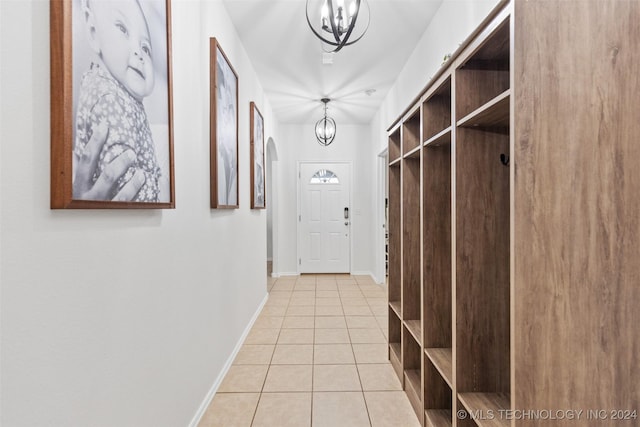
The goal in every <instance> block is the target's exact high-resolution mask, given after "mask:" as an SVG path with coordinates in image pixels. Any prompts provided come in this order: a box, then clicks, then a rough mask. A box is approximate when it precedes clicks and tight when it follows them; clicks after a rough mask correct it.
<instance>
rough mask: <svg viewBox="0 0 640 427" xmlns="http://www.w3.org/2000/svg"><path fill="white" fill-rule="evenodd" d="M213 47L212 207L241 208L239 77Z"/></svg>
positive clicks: (214, 42)
mask: <svg viewBox="0 0 640 427" xmlns="http://www.w3.org/2000/svg"><path fill="white" fill-rule="evenodd" d="M209 47H210V66H211V68H210V79H211V82H210V85H211V87H210V90H211V94H210V123H211V131H210V137H211V141H210V162H211V179H210V185H211V187H210V188H211V207H212V208H228V209H234V208H238V207H239V194H238V74H237V73H236V71H235V70H234V69H233V66H232V65H231V63H230V62H229V59H228V58H227V55H226V54H225V53H224V51H223V50H222V47H221V46H220V44H219V43H218V41H217V40H216V39H215V38H214V37H212V38H211V39H209Z"/></svg>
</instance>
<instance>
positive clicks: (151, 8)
mask: <svg viewBox="0 0 640 427" xmlns="http://www.w3.org/2000/svg"><path fill="white" fill-rule="evenodd" d="M49 5H50V51H51V209H140V208H142V209H172V208H175V195H174V188H175V184H174V165H173V107H172V104H173V103H172V69H171V1H170V0H145V1H144V2H140V3H138V2H132V3H131V4H129V3H106V2H105V3H101V2H86V1H84V0H60V1H52V2H50V3H49ZM116 9H117V11H116ZM121 9H122V10H121ZM115 14H118V15H121V16H126V18H125V19H124V20H125V21H126V22H124V23H123V22H118V25H119V26H116V25H111V26H109V25H106V26H105V25H104V23H106V22H111V21H114V18H113V16H114V15H115ZM114 29H115V30H117V31H114ZM123 34H126V37H123V36H122V35H123ZM113 52H116V54H115V55H114V54H113ZM124 57H127V58H130V57H135V58H136V60H137V61H138V62H135V63H128V62H127V63H125V62H126V61H124V60H123V59H122V58H124ZM118 61H120V62H118ZM122 70H124V71H122Z"/></svg>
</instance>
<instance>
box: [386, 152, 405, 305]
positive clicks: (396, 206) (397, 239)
mask: <svg viewBox="0 0 640 427" xmlns="http://www.w3.org/2000/svg"><path fill="white" fill-rule="evenodd" d="M389 148H391V146H389ZM400 185H401V176H400V163H398V164H396V165H394V166H392V167H389V219H388V231H389V301H390V302H394V301H400V292H401V289H402V284H401V277H400V274H401V265H402V255H401V251H402V249H401V238H402V230H401V226H400V220H401V218H400V199H401V196H402V188H401V187H400Z"/></svg>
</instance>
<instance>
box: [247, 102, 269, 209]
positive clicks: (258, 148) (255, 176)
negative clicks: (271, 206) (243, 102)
mask: <svg viewBox="0 0 640 427" xmlns="http://www.w3.org/2000/svg"><path fill="white" fill-rule="evenodd" d="M249 107H250V109H251V111H250V116H251V120H250V121H251V209H264V208H265V207H266V197H265V185H264V119H263V118H262V114H260V110H258V107H256V104H255V103H254V102H251V103H250V105H249Z"/></svg>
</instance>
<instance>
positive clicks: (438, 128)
mask: <svg viewBox="0 0 640 427" xmlns="http://www.w3.org/2000/svg"><path fill="white" fill-rule="evenodd" d="M422 111H423V120H422V121H423V134H424V140H425V142H426V141H429V140H431V139H433V137H434V136H436V135H441V134H443V131H444V130H445V129H449V128H450V127H451V75H450V74H449V75H447V76H446V78H445V79H444V81H443V82H442V83H441V84H440V86H438V87H437V88H436V89H435V90H434V91H433V92H432V93H431V94H430V95H428V96H427V99H426V100H425V101H424V103H423V104H422ZM444 134H446V132H445V133H444ZM449 139H450V138H449Z"/></svg>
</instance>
